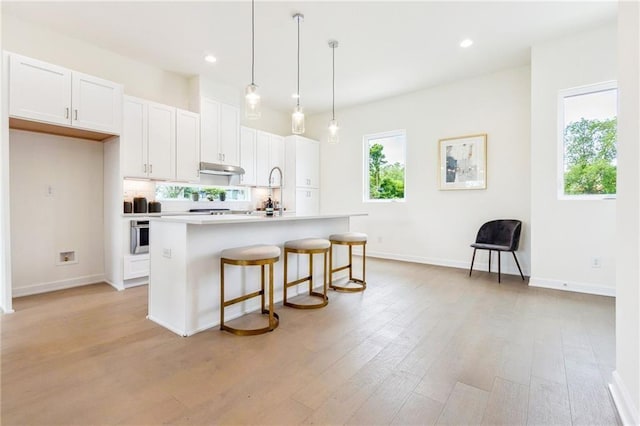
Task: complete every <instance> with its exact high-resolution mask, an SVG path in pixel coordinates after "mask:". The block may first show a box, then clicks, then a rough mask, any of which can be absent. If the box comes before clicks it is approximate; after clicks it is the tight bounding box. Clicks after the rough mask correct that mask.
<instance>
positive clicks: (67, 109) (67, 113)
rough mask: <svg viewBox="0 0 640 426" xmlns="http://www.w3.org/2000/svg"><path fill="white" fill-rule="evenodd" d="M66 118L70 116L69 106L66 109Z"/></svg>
mask: <svg viewBox="0 0 640 426" xmlns="http://www.w3.org/2000/svg"><path fill="white" fill-rule="evenodd" d="M64 118H69V107H66V108H65V109H64Z"/></svg>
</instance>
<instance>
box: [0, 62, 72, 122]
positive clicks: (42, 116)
mask: <svg viewBox="0 0 640 426" xmlns="http://www.w3.org/2000/svg"><path fill="white" fill-rule="evenodd" d="M9 75H10V78H9V115H11V116H12V117H17V118H25V119H28V120H35V121H43V122H47V123H53V124H61V125H66V126H69V125H71V71H70V70H68V69H66V68H62V67H59V66H56V65H52V64H48V63H46V62H42V61H38V60H35V59H31V58H27V57H24V56H20V55H15V54H11V55H10V57H9Z"/></svg>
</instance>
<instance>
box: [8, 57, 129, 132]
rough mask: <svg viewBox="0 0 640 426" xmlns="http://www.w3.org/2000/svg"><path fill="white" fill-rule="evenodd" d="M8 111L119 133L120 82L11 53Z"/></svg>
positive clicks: (31, 118) (15, 115)
mask: <svg viewBox="0 0 640 426" xmlns="http://www.w3.org/2000/svg"><path fill="white" fill-rule="evenodd" d="M9 115H10V116H11V117H14V118H21V119H26V120H30V121H39V122H43V123H50V124H57V125H62V126H69V127H76V128H79V129H85V130H92V131H97V132H102V133H108V134H120V131H121V126H122V86H121V85H119V84H116V83H113V82H111V81H107V80H103V79H99V78H97V77H92V76H89V75H86V74H82V73H78V72H74V71H71V70H68V69H66V68H63V67H59V66H57V65H52V64H49V63H46V62H42V61H38V60H36V59H31V58H27V57H24V56H21V55H16V54H10V57H9Z"/></svg>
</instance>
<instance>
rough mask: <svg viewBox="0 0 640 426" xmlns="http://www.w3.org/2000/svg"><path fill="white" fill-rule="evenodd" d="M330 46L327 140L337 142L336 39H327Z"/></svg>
mask: <svg viewBox="0 0 640 426" xmlns="http://www.w3.org/2000/svg"><path fill="white" fill-rule="evenodd" d="M329 47H330V48H331V79H332V85H331V120H330V121H329V138H328V139H327V142H329V143H330V144H337V143H338V129H339V128H338V121H337V120H336V48H337V47H338V41H337V40H329Z"/></svg>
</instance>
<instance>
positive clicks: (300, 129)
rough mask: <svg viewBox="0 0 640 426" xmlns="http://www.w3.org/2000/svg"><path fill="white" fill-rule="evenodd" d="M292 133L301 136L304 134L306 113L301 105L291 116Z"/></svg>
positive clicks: (297, 106)
mask: <svg viewBox="0 0 640 426" xmlns="http://www.w3.org/2000/svg"><path fill="white" fill-rule="evenodd" d="M291 133H293V134H294V135H301V134H303V133H304V112H303V111H302V107H301V106H300V105H296V107H295V108H294V109H293V114H291Z"/></svg>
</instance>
